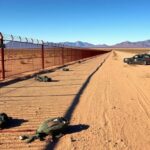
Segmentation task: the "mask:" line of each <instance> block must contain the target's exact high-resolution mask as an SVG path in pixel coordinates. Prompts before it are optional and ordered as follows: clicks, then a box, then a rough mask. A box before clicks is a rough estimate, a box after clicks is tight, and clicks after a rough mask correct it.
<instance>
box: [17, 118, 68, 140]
mask: <svg viewBox="0 0 150 150" xmlns="http://www.w3.org/2000/svg"><path fill="white" fill-rule="evenodd" d="M68 125H69V121H68V120H66V119H65V118H63V117H57V118H51V119H48V120H46V121H45V122H43V123H42V124H41V125H40V126H39V128H38V129H37V130H36V133H35V134H34V135H32V136H26V135H23V136H20V137H19V138H20V139H21V140H26V142H27V143H30V142H32V141H34V140H36V139H40V140H45V139H44V138H45V137H46V136H48V135H51V136H52V139H53V140H54V139H55V138H59V137H61V136H62V135H63V131H64V130H65V128H66V127H67V126H68Z"/></svg>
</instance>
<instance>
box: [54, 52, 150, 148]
mask: <svg viewBox="0 0 150 150" xmlns="http://www.w3.org/2000/svg"><path fill="white" fill-rule="evenodd" d="M131 55H133V54H130V53H123V52H117V53H112V54H111V57H110V58H109V59H108V61H106V62H105V64H104V65H103V66H102V67H101V68H100V69H99V70H98V71H97V72H96V74H95V75H94V76H93V78H92V79H91V81H90V83H89V85H88V86H87V88H86V89H85V91H84V93H83V95H82V96H81V97H80V102H79V104H78V106H77V107H76V109H75V112H74V113H73V116H72V119H71V124H84V125H87V126H89V128H88V129H87V130H82V131H81V132H77V133H73V134H71V135H66V136H64V137H63V138H62V139H61V140H60V141H59V143H58V144H57V145H56V146H55V147H56V149H57V150H62V149H68V150H91V149H92V150H149V149H150V92H149V90H150V70H149V67H150V66H138V65H137V66H129V65H126V64H124V63H123V62H122V59H123V58H124V57H128V56H131Z"/></svg>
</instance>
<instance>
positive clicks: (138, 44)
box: [5, 40, 150, 48]
mask: <svg viewBox="0 0 150 150" xmlns="http://www.w3.org/2000/svg"><path fill="white" fill-rule="evenodd" d="M50 44H51V46H52V47H53V46H54V45H55V44H52V43H50ZM56 44H61V45H62V44H63V45H64V46H69V47H83V48H86V47H87V48H150V40H146V41H138V42H130V41H125V42H122V43H118V44H115V45H106V44H98V45H94V44H91V43H87V42H82V41H77V42H60V43H56ZM5 45H6V48H40V45H36V44H32V43H22V42H15V41H11V42H8V43H6V44H5ZM55 46H56V45H55Z"/></svg>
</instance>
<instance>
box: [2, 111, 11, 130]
mask: <svg viewBox="0 0 150 150" xmlns="http://www.w3.org/2000/svg"><path fill="white" fill-rule="evenodd" d="M10 119H11V117H8V116H7V114H5V113H0V129H3V128H5V127H6V126H8V122H9V121H10Z"/></svg>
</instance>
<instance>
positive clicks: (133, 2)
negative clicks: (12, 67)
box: [0, 0, 150, 44]
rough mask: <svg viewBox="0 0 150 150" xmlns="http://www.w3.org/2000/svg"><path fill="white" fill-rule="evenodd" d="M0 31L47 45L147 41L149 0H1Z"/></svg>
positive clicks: (149, 33)
mask: <svg viewBox="0 0 150 150" xmlns="http://www.w3.org/2000/svg"><path fill="white" fill-rule="evenodd" d="M0 14H1V19H0V31H1V32H4V33H7V34H14V35H21V36H27V37H32V38H38V39H42V40H45V41H50V42H64V41H70V42H74V41H79V40H80V41H84V42H90V43H93V44H103V43H105V44H115V43H118V42H122V41H127V40H129V41H140V40H147V39H150V0H1V1H0Z"/></svg>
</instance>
